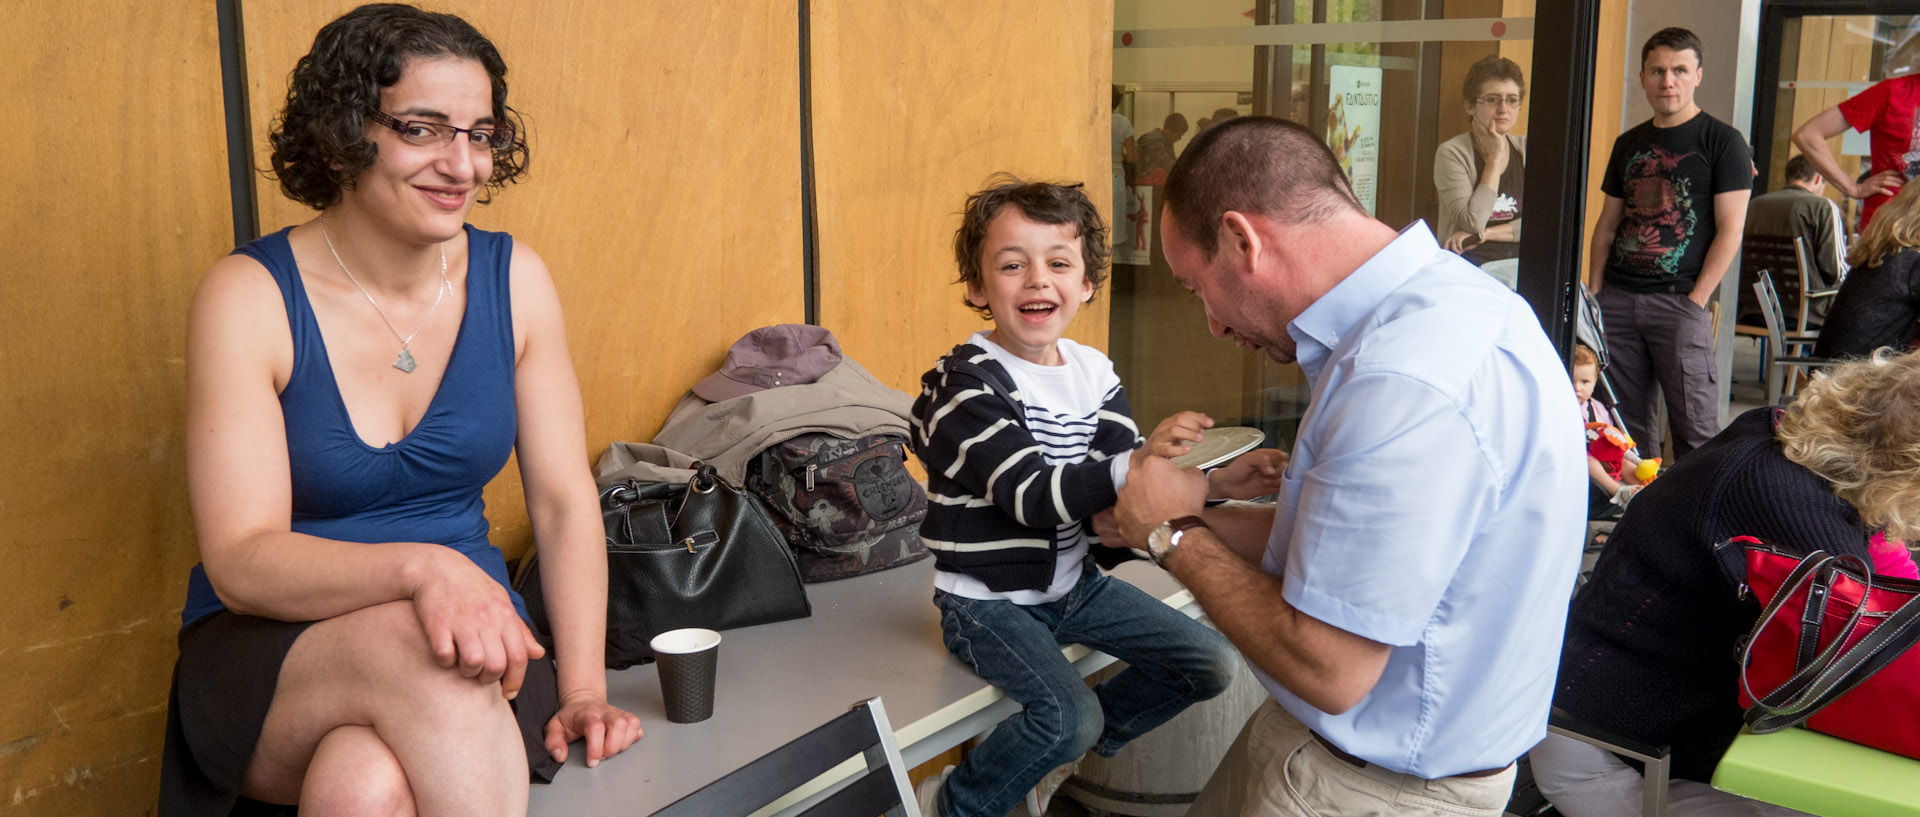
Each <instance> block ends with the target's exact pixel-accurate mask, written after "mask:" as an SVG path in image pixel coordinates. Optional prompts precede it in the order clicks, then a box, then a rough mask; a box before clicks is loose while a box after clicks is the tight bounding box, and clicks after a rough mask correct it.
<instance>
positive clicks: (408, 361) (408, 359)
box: [393, 346, 418, 374]
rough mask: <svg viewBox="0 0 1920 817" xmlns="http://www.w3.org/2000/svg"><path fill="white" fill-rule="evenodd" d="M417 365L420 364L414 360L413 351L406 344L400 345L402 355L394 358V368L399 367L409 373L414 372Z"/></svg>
mask: <svg viewBox="0 0 1920 817" xmlns="http://www.w3.org/2000/svg"><path fill="white" fill-rule="evenodd" d="M416 365H418V364H415V363H414V362H413V352H411V351H409V350H408V349H407V347H405V346H402V347H400V356H399V357H396V358H394V359H393V368H396V369H399V370H400V371H403V372H406V373H407V374H413V370H414V367H415V366H416Z"/></svg>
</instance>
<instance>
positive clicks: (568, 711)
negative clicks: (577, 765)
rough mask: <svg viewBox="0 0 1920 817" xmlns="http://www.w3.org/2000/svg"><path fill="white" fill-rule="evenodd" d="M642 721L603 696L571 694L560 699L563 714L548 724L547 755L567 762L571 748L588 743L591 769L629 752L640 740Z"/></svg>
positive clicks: (588, 762)
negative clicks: (628, 748)
mask: <svg viewBox="0 0 1920 817" xmlns="http://www.w3.org/2000/svg"><path fill="white" fill-rule="evenodd" d="M640 734H641V730H640V718H639V717H638V716H636V715H634V714H633V713H632V712H628V711H626V710H624V709H621V708H620V707H617V706H614V705H613V704H610V703H607V701H606V699H605V698H603V697H601V696H600V695H599V693H595V692H587V691H575V692H569V693H567V694H566V695H565V696H564V697H562V698H561V699H560V711H558V712H555V713H554V714H553V720H550V721H547V740H546V747H547V753H548V754H550V755H553V759H554V760H558V761H560V762H563V763H564V762H566V759H567V744H569V743H572V742H574V741H576V740H585V741H586V742H587V766H588V767H589V768H591V767H594V766H598V765H600V761H602V760H605V759H607V758H610V757H613V756H614V755H617V754H620V753H621V752H623V751H625V750H626V748H627V747H628V746H632V745H633V742H634V741H636V740H639V739H640Z"/></svg>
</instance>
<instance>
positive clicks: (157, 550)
mask: <svg viewBox="0 0 1920 817" xmlns="http://www.w3.org/2000/svg"><path fill="white" fill-rule="evenodd" d="M6 13H7V23H6V25H4V26H0V99H6V100H7V101H8V102H9V103H10V105H11V106H12V108H13V110H12V115H11V116H10V117H9V118H10V120H11V122H12V124H11V126H10V129H11V131H12V132H11V134H10V135H9V137H8V138H7V140H6V145H7V147H6V154H7V156H8V162H7V165H8V172H7V174H6V178H5V180H4V181H0V230H4V231H5V237H6V247H7V254H8V255H7V267H6V270H5V272H4V273H0V305H4V307H5V311H6V320H5V321H0V372H4V373H5V378H6V392H5V399H3V400H0V428H4V429H6V433H5V436H4V440H5V442H4V443H0V460H4V461H5V463H6V466H7V467H6V470H5V471H4V473H0V559H3V560H4V562H5V564H6V575H7V579H6V582H5V585H4V587H5V590H6V592H4V593H0V621H4V622H6V626H5V627H4V628H0V689H5V690H6V691H7V694H6V695H5V696H4V699H3V700H0V813H4V814H8V815H28V814H47V815H53V814H60V815H67V814H77V815H108V814H114V815H118V814H127V815H137V814H143V813H148V811H149V810H150V808H151V804H152V802H153V798H154V792H155V791H156V780H157V779H158V778H157V774H158V772H157V767H158V757H159V752H160V734H161V729H162V726H163V724H164V721H165V717H166V712H165V703H166V697H167V679H168V677H169V672H170V670H171V669H172V666H173V657H174V647H173V638H174V633H175V631H176V630H177V629H178V627H179V612H180V603H181V590H182V587H183V586H184V584H185V577H186V571H187V568H188V566H190V565H191V564H193V562H194V561H196V560H197V559H198V555H197V552H196V550H195V548H194V544H193V533H192V526H191V520H190V518H189V515H188V511H187V503H186V489H185V482H184V477H185V468H184V457H183V440H184V435H183V425H184V414H185V405H184V394H185V381H184V378H183V367H182V357H183V355H184V350H185V324H186V312H187V302H188V299H189V297H190V296H191V293H192V289H193V286H194V284H195V282H196V281H197V280H198V278H199V275H200V273H201V271H202V270H204V269H205V267H206V265H207V264H208V263H210V262H211V260H212V259H214V258H216V257H218V256H219V255H220V254H221V253H222V252H224V251H225V250H226V248H227V247H228V246H229V244H230V243H231V234H232V233H231V226H230V225H231V221H230V209H229V203H228V198H227V187H226V185H227V182H226V170H225V166H224V162H225V157H226V153H225V149H224V143H223V133H224V129H223V122H222V118H221V117H222V113H221V110H222V109H221V102H220V62H219V47H218V41H217V38H216V31H217V27H216V23H215V20H214V5H213V4H212V3H200V4H172V3H130V4H113V5H112V6H111V7H108V6H106V5H101V4H73V3H63V2H57V0H24V1H23V2H14V3H10V4H8V6H7V12H6Z"/></svg>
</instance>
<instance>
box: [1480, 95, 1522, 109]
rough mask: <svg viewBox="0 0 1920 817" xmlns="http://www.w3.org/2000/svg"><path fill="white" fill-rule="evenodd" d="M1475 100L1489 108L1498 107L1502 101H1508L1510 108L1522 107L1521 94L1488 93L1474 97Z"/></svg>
mask: <svg viewBox="0 0 1920 817" xmlns="http://www.w3.org/2000/svg"><path fill="white" fill-rule="evenodd" d="M1473 101H1474V102H1477V103H1479V104H1481V105H1485V106H1487V107H1489V108H1498V107H1500V103H1502V102H1504V103H1506V104H1507V107H1509V108H1518V107H1520V95H1519V94H1487V95H1486V96H1480V97H1474V99H1473Z"/></svg>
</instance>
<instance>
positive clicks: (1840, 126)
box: [1793, 74, 1920, 231]
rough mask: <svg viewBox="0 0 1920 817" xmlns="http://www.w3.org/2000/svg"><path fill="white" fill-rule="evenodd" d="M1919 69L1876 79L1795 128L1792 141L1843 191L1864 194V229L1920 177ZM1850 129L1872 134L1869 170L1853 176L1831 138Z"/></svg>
mask: <svg viewBox="0 0 1920 817" xmlns="http://www.w3.org/2000/svg"><path fill="white" fill-rule="evenodd" d="M1916 109H1920V74H1910V75H1908V76H1904V77H1895V78H1893V79H1890V80H1886V81H1884V82H1877V83H1874V85H1873V87H1871V88H1868V89H1866V90H1864V91H1861V92H1860V93H1858V94H1855V95H1854V96H1852V97H1851V98H1849V99H1847V101H1845V102H1842V103H1840V104H1838V105H1835V106H1833V107H1831V108H1828V109H1826V110H1824V111H1821V112H1820V113H1819V114H1817V115H1815V116H1814V117H1813V118H1812V119H1809V120H1807V121H1806V122H1804V123H1801V125H1800V127H1798V128H1795V129H1794V131H1793V143H1794V144H1795V145H1798V146H1799V147H1800V152H1801V153H1802V154H1804V155H1805V156H1806V157H1807V161H1809V162H1812V163H1813V168H1814V169H1815V170H1818V171H1820V175H1822V176H1825V177H1826V178H1827V181H1829V182H1832V183H1833V186H1834V187H1835V188H1837V189H1839V191H1840V192H1841V193H1844V194H1846V195H1847V196H1850V197H1852V198H1856V199H1864V200H1865V201H1866V209H1865V210H1863V211H1862V212H1861V215H1860V229H1861V230H1863V231H1864V230H1866V229H1867V223H1868V222H1870V221H1872V220H1873V213H1874V211H1875V210H1878V209H1880V205H1882V204H1885V203H1886V202H1887V199H1890V198H1892V197H1893V194H1894V193H1898V192H1900V185H1902V184H1904V183H1906V181H1907V180H1908V179H1911V178H1913V177H1914V176H1920V138H1916V136H1920V117H1916V116H1915V113H1916ZM1849 130H1857V131H1860V132H1862V133H1865V134H1867V135H1868V140H1869V141H1868V143H1869V145H1870V146H1871V152H1872V154H1873V161H1872V164H1871V165H1870V168H1869V170H1870V175H1868V176H1867V177H1866V179H1864V180H1861V181H1854V180H1853V174H1851V173H1847V172H1844V171H1842V170H1841V169H1840V163H1839V162H1838V161H1836V160H1835V159H1834V158H1833V151H1832V150H1831V149H1829V148H1828V146H1827V140H1828V139H1831V138H1833V137H1835V136H1838V135H1840V134H1842V133H1845V132H1847V131H1849Z"/></svg>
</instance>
